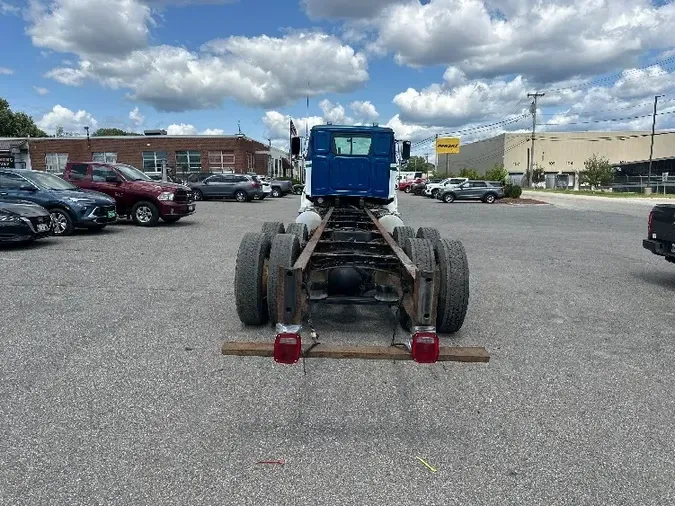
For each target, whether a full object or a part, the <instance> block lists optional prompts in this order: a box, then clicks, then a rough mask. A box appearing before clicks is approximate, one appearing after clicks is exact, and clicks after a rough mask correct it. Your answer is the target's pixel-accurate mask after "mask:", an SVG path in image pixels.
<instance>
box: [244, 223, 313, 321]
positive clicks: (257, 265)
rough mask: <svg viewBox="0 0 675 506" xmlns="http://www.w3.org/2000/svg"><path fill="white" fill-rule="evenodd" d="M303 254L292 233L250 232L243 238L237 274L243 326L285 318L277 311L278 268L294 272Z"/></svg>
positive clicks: (296, 238) (298, 242)
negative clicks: (296, 263)
mask: <svg viewBox="0 0 675 506" xmlns="http://www.w3.org/2000/svg"><path fill="white" fill-rule="evenodd" d="M271 223H273V222H271ZM267 228H268V229H269V228H270V227H267ZM277 230H278V228H277ZM300 251H301V246H300V241H299V240H298V237H297V236H296V235H295V234H293V233H283V232H281V233H274V232H272V233H265V232H249V233H247V234H246V235H244V238H243V239H242V241H241V244H240V245H239V250H238V252H237V260H236V263H235V274H234V298H235V303H236V307H237V315H238V316H239V320H240V321H241V322H242V323H243V324H244V325H264V324H266V323H268V322H271V323H272V325H275V324H276V323H278V322H280V321H281V320H282V319H283V318H282V315H281V314H280V313H279V310H278V308H277V304H278V302H279V277H278V273H279V267H283V268H285V269H291V268H292V267H293V265H294V264H295V261H296V260H297V259H298V256H300Z"/></svg>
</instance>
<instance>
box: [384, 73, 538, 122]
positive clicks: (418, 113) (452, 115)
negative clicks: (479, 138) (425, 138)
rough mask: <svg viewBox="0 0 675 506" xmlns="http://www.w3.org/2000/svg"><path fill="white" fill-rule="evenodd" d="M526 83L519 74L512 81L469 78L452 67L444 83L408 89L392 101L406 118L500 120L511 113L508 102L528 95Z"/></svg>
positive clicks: (427, 120) (417, 120)
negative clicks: (421, 88) (471, 79)
mask: <svg viewBox="0 0 675 506" xmlns="http://www.w3.org/2000/svg"><path fill="white" fill-rule="evenodd" d="M526 84H527V83H526V82H525V81H524V80H523V79H522V77H520V76H518V77H516V78H514V79H512V80H510V81H504V80H499V79H495V80H492V81H482V80H477V81H469V80H467V79H466V76H465V75H464V74H463V73H462V72H461V71H460V70H458V69H456V68H454V67H453V68H449V69H448V70H447V71H446V72H445V74H444V82H443V83H441V84H432V85H431V86H428V87H427V88H424V89H423V90H421V91H417V90H416V89H414V88H408V89H407V90H406V91H404V92H402V93H399V94H398V95H396V96H395V97H394V100H393V102H394V104H396V105H397V106H398V107H399V109H400V111H401V119H402V120H403V121H407V122H411V123H418V124H422V125H445V126H448V127H454V126H461V125H463V124H465V123H469V122H472V121H498V120H499V119H501V117H503V116H504V115H505V114H508V113H509V111H508V110H505V108H507V107H509V104H514V103H516V102H517V101H518V100H519V99H521V98H523V97H525V96H526V95H527V92H528V91H529V89H528V87H527V85H526ZM511 107H513V105H511ZM516 112H517V114H521V113H522V111H516Z"/></svg>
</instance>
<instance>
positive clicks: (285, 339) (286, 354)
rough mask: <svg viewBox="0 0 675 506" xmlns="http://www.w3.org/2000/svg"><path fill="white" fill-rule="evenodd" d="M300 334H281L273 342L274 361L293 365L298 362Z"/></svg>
mask: <svg viewBox="0 0 675 506" xmlns="http://www.w3.org/2000/svg"><path fill="white" fill-rule="evenodd" d="M300 351H301V342H300V334H292V333H281V334H277V338H276V339H275V340H274V361H275V362H279V363H280V364H295V363H296V362H297V361H298V360H300Z"/></svg>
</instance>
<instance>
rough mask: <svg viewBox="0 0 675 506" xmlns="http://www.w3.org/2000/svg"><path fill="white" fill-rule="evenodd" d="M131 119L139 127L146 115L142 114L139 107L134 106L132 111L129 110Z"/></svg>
mask: <svg viewBox="0 0 675 506" xmlns="http://www.w3.org/2000/svg"><path fill="white" fill-rule="evenodd" d="M129 119H130V120H131V121H132V123H133V124H134V125H135V126H137V127H138V126H140V125H142V124H143V122H144V121H145V116H143V115H142V114H141V111H140V110H139V109H138V107H134V108H133V109H132V110H131V111H129Z"/></svg>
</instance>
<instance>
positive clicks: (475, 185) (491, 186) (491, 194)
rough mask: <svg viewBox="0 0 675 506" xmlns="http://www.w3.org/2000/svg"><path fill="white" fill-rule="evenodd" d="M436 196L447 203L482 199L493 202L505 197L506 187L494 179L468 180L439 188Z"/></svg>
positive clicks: (489, 202) (487, 202) (488, 202)
mask: <svg viewBox="0 0 675 506" xmlns="http://www.w3.org/2000/svg"><path fill="white" fill-rule="evenodd" d="M436 198H437V199H438V200H442V201H443V202H445V203H447V204H449V203H450V202H454V201H455V200H482V201H483V202H485V203H486V204H492V203H494V202H495V200H497V199H503V198H504V187H503V186H501V184H500V183H495V182H492V181H466V182H465V183H462V184H460V185H459V186H455V187H452V188H448V189H441V190H439V191H438V194H437V196H436Z"/></svg>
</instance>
